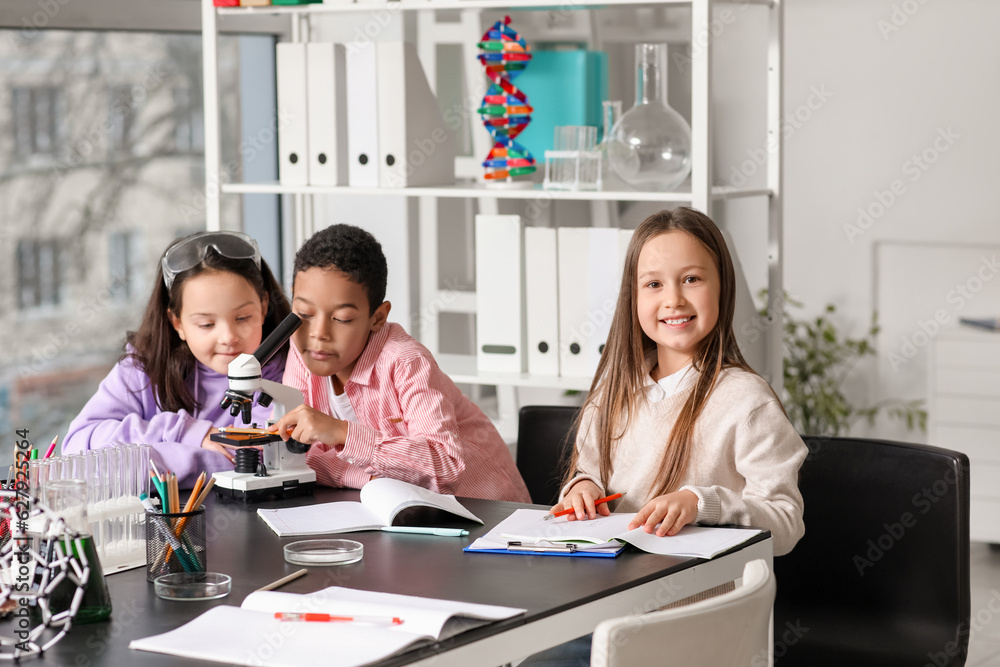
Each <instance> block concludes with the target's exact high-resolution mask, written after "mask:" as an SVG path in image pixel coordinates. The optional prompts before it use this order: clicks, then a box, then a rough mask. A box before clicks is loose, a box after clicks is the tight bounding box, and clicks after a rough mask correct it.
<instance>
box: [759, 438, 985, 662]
mask: <svg viewBox="0 0 1000 667" xmlns="http://www.w3.org/2000/svg"><path fill="white" fill-rule="evenodd" d="M805 442H806V445H807V446H808V447H809V456H808V458H807V459H806V461H805V463H804V464H803V465H802V470H801V477H800V481H799V487H800V488H801V490H802V496H803V500H804V503H805V525H806V532H805V536H804V537H803V538H802V540H801V541H800V542H799V543H798V544H797V545H796V546H795V549H794V550H793V551H792V552H791V553H790V554H788V555H786V556H781V557H779V558H776V559H775V561H774V573H775V578H776V580H777V584H778V593H777V598H776V600H775V605H774V657H775V664H780V665H781V667H796V666H798V665H803V666H808V667H826V666H827V665H830V666H833V665H837V666H838V667H842V666H843V665H851V666H852V667H868V666H871V667H876V666H877V667H884V666H886V665H927V664H933V665H937V666H938V667H960V666H961V665H964V664H965V660H966V656H967V653H968V647H969V629H970V628H969V622H970V602H969V459H968V457H967V456H966V455H965V454H961V453H958V452H952V451H948V450H945V449H939V448H936V447H928V446H923V445H911V444H905V443H899V442H888V441H880V440H860V439H854V438H818V437H807V438H805Z"/></svg>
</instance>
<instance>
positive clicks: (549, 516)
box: [542, 493, 625, 521]
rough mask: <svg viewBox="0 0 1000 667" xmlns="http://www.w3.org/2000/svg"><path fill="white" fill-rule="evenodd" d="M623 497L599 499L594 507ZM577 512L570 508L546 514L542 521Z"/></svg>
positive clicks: (619, 494)
mask: <svg viewBox="0 0 1000 667" xmlns="http://www.w3.org/2000/svg"><path fill="white" fill-rule="evenodd" d="M623 495H625V494H623V493H616V494H614V495H612V496H606V497H604V498H598V499H597V500H595V501H594V506H595V507H596V506H597V505H602V504H604V503H606V502H610V501H612V500H618V499H619V498H621V497H622V496H623ZM575 511H576V510H574V509H573V508H572V507H570V508H569V509H564V510H560V511H558V512H556V513H555V514H551V513H550V514H546V515H545V516H544V517H543V518H542V520H543V521H548V520H549V519H554V518H556V517H557V516H566V515H567V514H572V513H573V512H575Z"/></svg>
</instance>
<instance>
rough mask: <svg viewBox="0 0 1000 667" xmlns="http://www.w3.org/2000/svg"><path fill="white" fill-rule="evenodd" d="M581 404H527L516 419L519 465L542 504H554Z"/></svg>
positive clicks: (533, 494) (528, 485)
mask: <svg viewBox="0 0 1000 667" xmlns="http://www.w3.org/2000/svg"><path fill="white" fill-rule="evenodd" d="M577 412H579V408H574V407H567V406H564V405H526V406H524V407H523V408H521V411H520V413H519V415H518V421H517V469H518V470H519V471H520V472H521V477H523V478H524V483H525V485H527V487H528V493H530V494H531V501H532V502H534V503H536V504H539V505H554V504H555V503H556V501H557V500H558V499H559V488H560V482H561V481H562V477H563V475H564V474H565V472H566V468H565V466H566V463H567V462H568V461H569V455H570V452H572V446H573V442H575V441H576V428H575V426H576V415H577Z"/></svg>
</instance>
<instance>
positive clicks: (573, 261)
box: [557, 227, 617, 377]
mask: <svg viewBox="0 0 1000 667" xmlns="http://www.w3.org/2000/svg"><path fill="white" fill-rule="evenodd" d="M589 231H590V230H589V229H587V228H586V227H560V228H559V230H558V234H557V238H558V243H557V246H558V257H559V259H558V262H559V264H558V274H559V287H558V289H559V373H560V375H562V376H564V377H587V376H588V375H591V376H592V375H593V374H592V373H589V372H588V366H587V361H586V354H585V348H586V342H587V337H586V336H585V334H586V333H587V332H588V331H590V330H592V328H593V324H588V321H587V303H588V299H587V262H588V261H589V258H590V257H589V256H590V236H589ZM615 247H617V244H616V246H615Z"/></svg>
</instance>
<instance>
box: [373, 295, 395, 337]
mask: <svg viewBox="0 0 1000 667" xmlns="http://www.w3.org/2000/svg"><path fill="white" fill-rule="evenodd" d="M391 309H392V304H391V303H389V302H388V301H383V302H382V305H380V306H379V307H378V308H376V309H375V312H374V313H372V319H371V322H372V326H371V331H379V330H380V329H381V328H382V327H384V326H385V320H386V318H387V317H389V311H390V310H391Z"/></svg>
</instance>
